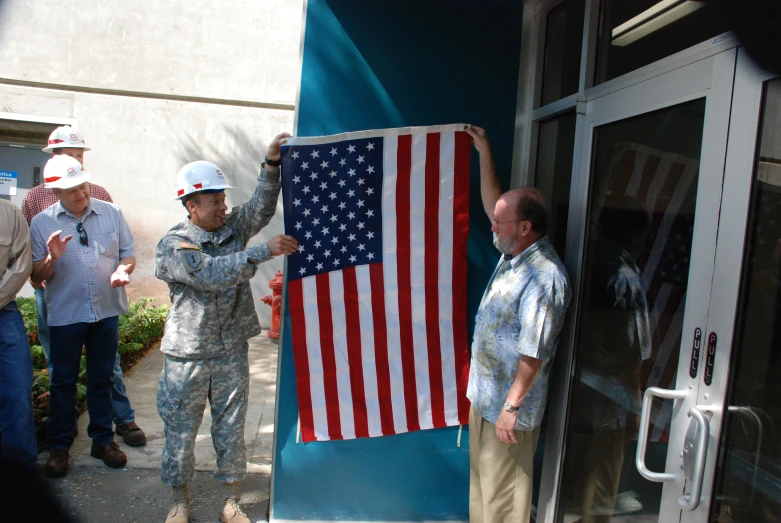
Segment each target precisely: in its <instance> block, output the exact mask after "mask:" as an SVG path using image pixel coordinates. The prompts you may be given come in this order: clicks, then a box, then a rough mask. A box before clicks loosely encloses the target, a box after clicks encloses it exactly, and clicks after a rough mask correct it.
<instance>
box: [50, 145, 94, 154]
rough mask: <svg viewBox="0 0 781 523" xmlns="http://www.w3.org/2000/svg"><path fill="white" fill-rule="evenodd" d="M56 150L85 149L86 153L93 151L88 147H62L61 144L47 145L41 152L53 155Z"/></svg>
mask: <svg viewBox="0 0 781 523" xmlns="http://www.w3.org/2000/svg"><path fill="white" fill-rule="evenodd" d="M55 149H84V150H85V151H91V150H92V149H91V148H89V147H87V146H86V145H73V144H69V145H60V144H54V145H47V146H46V147H44V148H43V149H41V151H43V152H45V153H53V152H54V150H55Z"/></svg>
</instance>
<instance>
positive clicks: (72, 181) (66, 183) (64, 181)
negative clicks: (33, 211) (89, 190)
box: [46, 171, 92, 189]
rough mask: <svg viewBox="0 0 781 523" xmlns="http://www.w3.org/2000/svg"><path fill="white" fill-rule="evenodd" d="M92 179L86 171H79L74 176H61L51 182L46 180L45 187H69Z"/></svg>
mask: <svg viewBox="0 0 781 523" xmlns="http://www.w3.org/2000/svg"><path fill="white" fill-rule="evenodd" d="M91 179H92V175H91V174H90V173H88V172H87V171H81V172H80V173H79V174H77V175H76V176H71V177H70V178H68V177H63V178H60V179H58V180H55V181H53V182H46V188H47V189H70V188H72V187H76V186H77V185H81V184H82V183H84V182H88V181H90V180H91Z"/></svg>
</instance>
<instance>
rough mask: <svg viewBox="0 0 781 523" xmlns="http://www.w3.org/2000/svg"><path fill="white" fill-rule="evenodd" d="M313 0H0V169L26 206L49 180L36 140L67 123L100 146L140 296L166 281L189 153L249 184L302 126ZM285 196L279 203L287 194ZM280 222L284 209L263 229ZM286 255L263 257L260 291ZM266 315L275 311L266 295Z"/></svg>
mask: <svg viewBox="0 0 781 523" xmlns="http://www.w3.org/2000/svg"><path fill="white" fill-rule="evenodd" d="M302 8H303V2H302V1H301V0H293V1H282V0H278V1H271V2H265V1H264V2H254V1H250V0H246V1H240V2H231V4H230V8H227V7H225V6H217V5H216V4H214V3H213V2H208V1H195V2H142V3H136V4H132V5H129V4H127V3H122V2H115V1H109V2H99V1H88V2H78V3H74V2H66V3H56V4H52V3H51V2H45V1H42V0H33V1H27V0H10V1H7V2H2V4H0V28H1V29H2V30H0V170H3V171H7V172H11V173H15V175H16V178H17V182H16V185H17V191H16V192H17V194H16V195H14V196H11V195H5V196H0V197H4V198H9V197H10V199H12V200H13V201H15V202H16V203H18V204H21V201H22V199H23V198H24V194H25V193H26V191H27V190H29V188H31V187H32V186H34V185H36V184H37V183H40V182H41V180H42V176H41V169H42V167H43V165H44V164H45V162H46V160H47V158H48V156H47V155H45V154H44V153H41V152H40V151H39V149H40V148H41V147H43V145H44V144H45V143H46V138H47V137H48V134H49V132H51V130H52V129H54V128H55V127H56V126H58V125H62V124H71V125H76V126H78V128H79V129H80V130H81V131H82V133H83V134H84V136H85V137H86V140H87V144H88V145H89V146H90V147H91V148H92V150H91V151H89V152H88V153H86V155H85V166H86V168H87V169H88V170H89V171H90V172H91V173H92V174H93V177H94V178H93V181H94V183H97V184H99V185H102V186H103V187H105V188H106V189H108V191H109V192H110V193H111V195H112V197H113V199H114V202H115V203H116V204H118V205H119V206H120V207H121V208H122V210H123V212H124V214H125V216H126V218H127V220H128V223H129V224H130V227H131V229H132V231H133V234H134V236H135V239H136V258H137V260H138V266H137V269H136V272H135V273H134V275H133V283H132V285H131V286H130V287H129V293H130V295H131V299H133V298H137V297H141V296H154V297H156V298H158V303H168V301H169V300H168V291H167V288H166V286H165V285H164V284H162V282H160V281H159V280H157V279H156V278H155V277H154V249H155V246H156V245H157V242H158V240H159V239H160V238H161V237H162V236H163V234H164V233H165V232H166V231H167V230H168V228H170V227H171V226H172V225H174V224H176V223H178V222H180V221H182V220H183V219H184V218H185V217H186V213H185V212H184V209H183V207H182V206H181V204H180V203H179V202H178V201H176V200H175V199H174V196H175V194H174V179H175V176H176V173H177V171H178V170H179V168H180V167H181V166H183V165H184V164H186V163H188V162H191V161H194V160H198V159H205V160H210V161H213V162H214V163H216V164H217V165H219V166H220V167H221V168H222V169H223V171H224V172H225V173H226V174H227V175H228V178H229V180H230V182H231V184H232V185H234V187H235V189H233V190H229V191H228V192H227V195H228V196H227V198H228V204H229V205H235V204H238V203H241V202H243V201H245V200H246V199H247V198H249V196H250V195H251V194H252V190H253V188H254V186H255V179H256V176H257V172H258V168H259V165H260V162H261V161H262V160H263V155H264V153H265V149H266V146H267V144H268V142H269V141H270V140H271V139H272V138H273V137H274V136H275V135H276V134H277V133H279V132H282V131H288V132H292V131H293V117H294V108H295V102H296V95H297V92H298V85H299V79H300V55H299V46H300V36H301V12H302ZM280 205H281V204H280ZM281 232H282V219H281V216H279V217H275V219H274V220H273V221H272V222H271V224H270V225H269V226H268V227H267V228H266V229H265V230H264V231H263V232H262V233H261V234H260V235H259V236H258V237H256V238H255V240H253V241H254V242H262V241H265V240H266V239H268V238H270V237H272V236H274V235H276V234H279V233H281ZM281 269H282V262H281V260H278V259H275V260H273V261H272V262H269V263H267V264H264V265H262V266H261V267H260V268H259V270H258V273H257V276H256V277H255V278H254V279H253V280H252V288H253V291H254V292H255V296H256V297H259V296H263V295H265V294H268V293H269V292H270V291H269V289H268V281H269V280H271V278H273V276H274V273H275V272H276V271H277V270H281ZM256 308H257V310H258V313H259V316H260V318H261V325H263V326H268V325H269V318H270V309H269V307H268V306H266V305H264V304H262V303H260V300H259V299H257V298H256Z"/></svg>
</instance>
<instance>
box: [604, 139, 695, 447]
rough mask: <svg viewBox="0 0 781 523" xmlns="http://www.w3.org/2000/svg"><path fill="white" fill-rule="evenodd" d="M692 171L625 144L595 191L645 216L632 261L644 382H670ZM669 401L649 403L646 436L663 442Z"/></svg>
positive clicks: (679, 326)
mask: <svg viewBox="0 0 781 523" xmlns="http://www.w3.org/2000/svg"><path fill="white" fill-rule="evenodd" d="M698 172H699V161H697V160H693V159H691V158H686V157H683V156H678V155H675V154H670V153H667V152H665V151H660V150H657V149H652V148H650V147H645V146H643V145H639V144H635V143H625V144H622V146H621V147H619V148H618V149H617V151H616V153H615V154H614V156H613V160H612V162H611V176H610V177H609V178H608V179H607V180H606V183H607V184H608V187H607V188H603V190H602V191H599V192H598V194H602V195H603V197H604V198H605V200H604V202H603V203H604V205H608V206H609V205H610V199H611V198H613V197H618V196H633V197H635V198H637V199H638V200H640V201H641V202H643V203H644V204H645V208H646V210H647V211H648V213H649V214H650V215H651V220H652V221H651V230H650V231H649V232H648V234H647V235H646V240H645V243H644V245H643V246H642V248H641V249H640V251H639V254H638V256H637V259H636V260H635V261H636V262H637V266H638V268H639V269H640V273H641V275H642V279H643V289H644V291H645V293H646V300H647V302H648V308H649V311H650V314H649V319H650V327H651V333H652V340H653V349H652V355H651V359H650V360H648V361H647V362H646V365H644V367H643V370H642V373H641V374H642V380H643V382H644V383H645V386H646V387H654V386H659V387H662V388H674V386H675V379H676V374H677V371H678V355H679V348H680V346H681V339H682V334H683V332H682V330H683V316H684V306H685V304H686V288H687V285H688V282H689V262H690V258H691V246H692V233H693V230H694V211H695V203H696V197H697V176H698ZM690 334H691V336H693V334H694V333H690ZM689 340H690V341H691V338H689ZM672 405H673V402H672V401H669V400H667V401H662V400H657V401H656V402H655V404H654V410H653V412H652V414H651V420H652V424H653V427H652V429H651V435H650V437H651V441H666V438H667V435H668V434H667V433H668V430H669V422H670V419H671V416H672Z"/></svg>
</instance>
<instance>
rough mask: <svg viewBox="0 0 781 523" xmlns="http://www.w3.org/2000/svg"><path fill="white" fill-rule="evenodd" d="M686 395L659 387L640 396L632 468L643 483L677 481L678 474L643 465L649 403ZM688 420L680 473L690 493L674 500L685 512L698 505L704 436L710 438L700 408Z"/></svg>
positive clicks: (705, 420) (693, 408) (703, 464)
mask: <svg viewBox="0 0 781 523" xmlns="http://www.w3.org/2000/svg"><path fill="white" fill-rule="evenodd" d="M688 393H689V391H686V390H668V389H661V388H659V387H649V388H648V389H646V391H645V394H643V410H642V413H641V414H640V427H639V429H640V430H639V433H638V436H637V456H636V458H635V466H636V467H637V471H638V472H639V473H640V475H642V476H643V477H644V478H645V479H647V480H649V481H654V482H657V483H661V482H664V481H675V480H677V479H678V478H679V477H680V475H681V472H653V471H651V470H648V467H646V465H645V453H646V448H647V447H648V429H649V427H650V422H651V403H652V400H653V398H654V397H658V398H664V399H683V398H685V397H686V395H687V394H688ZM689 416H690V417H692V418H693V419H692V422H691V424H690V426H689V431H688V432H687V437H686V441H685V442H684V448H683V453H682V456H683V457H684V467H683V469H684V471H683V474H684V475H685V477H686V479H688V480H690V481H691V484H692V490H691V493H690V494H684V495H683V496H680V497H678V504H679V505H681V508H683V509H684V510H687V511H692V510H694V509H696V508H697V507H698V506H699V504H700V498H701V496H702V480H703V476H704V475H705V457H706V455H707V452H708V436H709V434H710V423H709V422H708V418H707V416H706V415H705V412H704V410H703V409H702V408H701V407H691V408H690V409H689Z"/></svg>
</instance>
